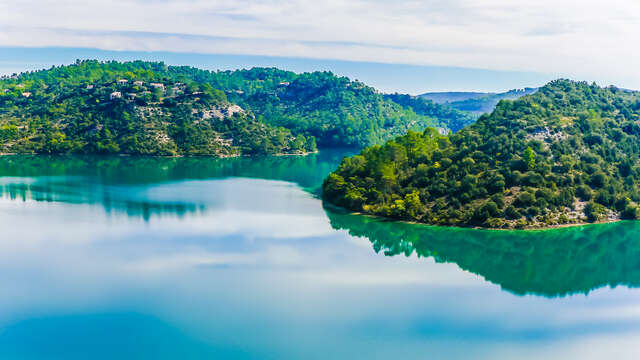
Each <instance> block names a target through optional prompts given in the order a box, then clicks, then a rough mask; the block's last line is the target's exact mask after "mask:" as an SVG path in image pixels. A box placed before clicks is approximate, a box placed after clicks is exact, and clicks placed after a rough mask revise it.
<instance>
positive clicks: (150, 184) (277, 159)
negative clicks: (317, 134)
mask: <svg viewBox="0 0 640 360" xmlns="http://www.w3.org/2000/svg"><path fill="white" fill-rule="evenodd" d="M346 154H349V152H348V151H347V150H333V151H323V152H321V153H318V154H311V155H309V156H304V157H300V156H269V157H263V158H259V159H256V158H247V157H239V158H227V159H219V158H204V157H203V158H158V157H147V158H144V157H96V156H57V155H55V156H54V155H52V156H41V155H16V156H0V198H5V199H9V200H21V201H38V202H64V203H71V204H98V205H101V206H103V207H104V209H105V210H106V211H107V213H124V214H127V215H128V216H131V217H138V218H143V219H144V220H145V221H148V220H149V219H150V218H151V216H154V215H157V216H161V215H171V216H178V217H182V216H185V215H187V214H195V213H198V212H202V211H205V210H206V209H207V208H208V207H210V206H211V205H215V204H211V203H210V201H209V202H207V201H203V199H202V198H201V197H195V198H190V199H189V198H187V199H185V197H184V196H180V195H176V196H174V197H173V198H171V199H167V198H166V196H165V195H166V192H167V191H168V192H171V191H175V187H170V186H165V187H164V190H165V191H164V194H163V191H155V194H156V196H154V195H153V193H154V191H153V190H154V189H155V190H160V189H162V188H163V185H166V184H170V183H174V182H184V181H185V180H192V181H193V180H209V179H220V178H228V177H246V178H259V179H269V180H282V181H287V182H293V183H296V184H298V185H299V186H300V187H302V188H304V189H306V190H307V191H311V192H314V193H316V192H317V191H318V189H319V186H320V184H321V183H322V180H323V179H324V177H325V176H326V175H327V174H328V173H329V172H330V171H332V170H333V169H334V168H335V167H336V166H337V165H338V164H339V163H340V161H341V160H342V158H343V156H345V155H346ZM198 190H199V191H201V192H203V193H206V192H207V189H206V188H204V187H203V188H201V189H198ZM210 200H211V199H210Z"/></svg>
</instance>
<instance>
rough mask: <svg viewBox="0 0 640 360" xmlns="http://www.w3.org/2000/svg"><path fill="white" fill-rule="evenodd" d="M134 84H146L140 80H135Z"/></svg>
mask: <svg viewBox="0 0 640 360" xmlns="http://www.w3.org/2000/svg"><path fill="white" fill-rule="evenodd" d="M133 85H135V86H142V85H144V83H143V82H142V81H140V80H138V81H134V82H133Z"/></svg>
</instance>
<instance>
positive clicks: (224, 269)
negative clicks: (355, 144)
mask: <svg viewBox="0 0 640 360" xmlns="http://www.w3.org/2000/svg"><path fill="white" fill-rule="evenodd" d="M342 155H343V153H341V152H323V153H320V154H317V155H311V156H308V157H267V158H238V159H207V158H196V159H192V158H179V159H159V158H126V157H112V158H100V157H47V156H8V157H1V158H0V228H2V236H1V239H0V273H2V274H3V276H2V277H0V294H1V296H0V358H2V359H87V358H92V359H114V358H117V359H176V358H180V359H200V358H224V359H358V358H366V359H388V358H394V359H425V358H428V359H469V358H477V359H512V358H520V359H541V358H544V359H569V358H580V359H601V358H603V357H605V356H606V357H608V358H615V359H636V358H638V356H639V355H640V341H639V340H640V291H638V289H636V287H637V286H638V285H639V284H640V223H635V222H621V223H616V224H607V225H596V226H586V227H579V228H569V229H556V230H550V231H543V232H504V231H497V232H496V231H481V230H469V229H445V228H435V227H429V226H420V225H409V224H403V223H396V222H389V221H382V220H380V219H374V218H370V217H364V216H355V215H349V214H342V213H340V212H336V211H330V210H328V209H326V208H324V207H323V205H322V202H321V201H320V200H319V199H318V198H317V195H316V194H317V190H318V188H319V186H320V184H321V182H322V179H323V178H324V176H326V174H327V173H328V172H329V171H330V170H332V169H333V168H335V166H337V164H338V163H339V161H340V159H341V156H342Z"/></svg>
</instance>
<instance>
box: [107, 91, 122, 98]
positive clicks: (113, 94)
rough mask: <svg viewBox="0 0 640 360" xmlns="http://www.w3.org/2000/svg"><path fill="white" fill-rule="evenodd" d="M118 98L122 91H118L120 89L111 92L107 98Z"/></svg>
mask: <svg viewBox="0 0 640 360" xmlns="http://www.w3.org/2000/svg"><path fill="white" fill-rule="evenodd" d="M120 98H122V93H120V91H114V92H112V93H111V95H109V99H111V100H113V99H120Z"/></svg>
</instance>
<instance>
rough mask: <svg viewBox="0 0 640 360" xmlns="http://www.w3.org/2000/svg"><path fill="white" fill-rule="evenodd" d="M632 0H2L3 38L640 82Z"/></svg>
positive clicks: (639, 8) (638, 14) (638, 9)
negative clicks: (402, 64) (535, 73)
mask: <svg viewBox="0 0 640 360" xmlns="http://www.w3.org/2000/svg"><path fill="white" fill-rule="evenodd" d="M639 20H640V3H639V2H637V1H635V0H612V1H608V2H602V1H594V0H582V1H578V0H540V1H536V2H513V1H509V0H449V1H444V0H427V1H412V0H401V1H393V2H390V1H378V0H375V1H364V0H356V1H338V0H327V1H322V2H319V1H308V0H293V1H276V0H262V1H260V0H239V1H233V2H229V1H219V0H213V1H210V0H208V1H201V0H188V1H177V0H151V1H149V0H113V1H109V2H106V1H93V2H91V3H89V4H87V2H86V1H79V0H61V1H45V0H22V1H12V3H11V4H7V3H4V4H3V3H0V45H4V46H73V47H96V48H101V49H110V50H149V51H152V50H155V51H160V50H163V51H167V50H168V51H180V52H202V53H235V54H250V55H281V56H294V57H310V58H332V59H342V60H359V61H377V62H388V63H408V64H424V65H449V66H461V67H472V68H486V69H496V70H524V71H538V72H547V73H556V74H559V75H563V76H570V77H579V78H585V79H590V80H591V79H594V80H600V81H603V82H608V83H614V82H615V83H618V84H619V85H622V86H630V87H631V86H635V87H640V74H639V73H637V71H635V70H634V67H635V62H636V60H635V59H637V58H638V57H639V56H640V48H638V47H637V46H634V44H636V43H637V42H638V40H640V32H638V31H637V24H638V23H640V21H639Z"/></svg>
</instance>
